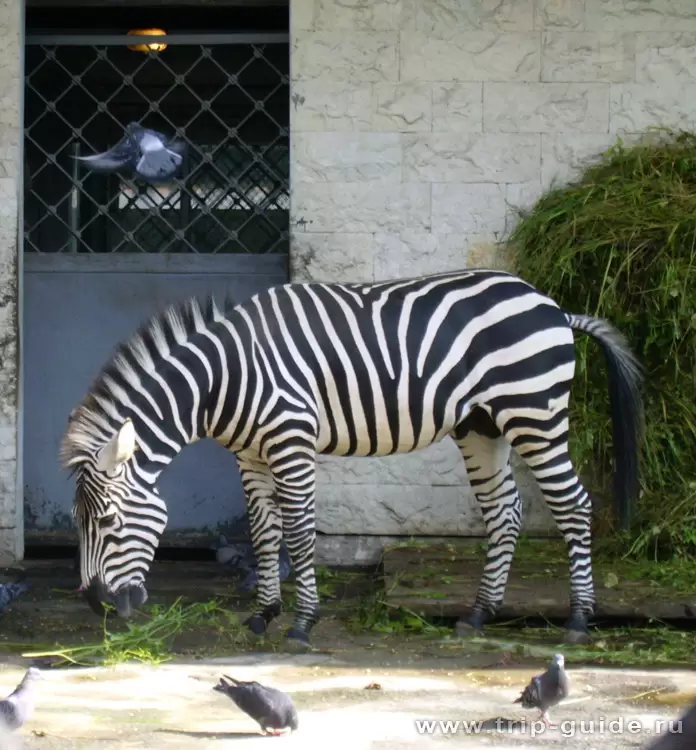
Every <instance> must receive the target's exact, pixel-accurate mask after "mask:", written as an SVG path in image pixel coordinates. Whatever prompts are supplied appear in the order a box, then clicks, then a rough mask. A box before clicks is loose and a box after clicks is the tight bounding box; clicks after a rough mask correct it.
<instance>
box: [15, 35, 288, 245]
mask: <svg viewBox="0 0 696 750" xmlns="http://www.w3.org/2000/svg"><path fill="white" fill-rule="evenodd" d="M165 40H166V44H167V47H166V49H165V50H163V51H160V52H152V51H148V52H146V53H143V52H141V51H137V50H133V49H129V47H128V45H134V44H141V43H142V44H145V43H147V42H148V41H154V40H149V38H147V39H146V38H134V37H132V36H131V37H124V36H118V37H91V38H90V37H85V36H79V37H45V36H44V37H40V36H33V37H31V36H30V37H28V39H27V47H26V63H25V81H26V84H25V165H24V171H25V182H24V184H25V199H24V204H25V226H24V231H25V243H24V247H25V252H28V253H199V254H221V253H226V254H228V253H249V254H265V253H284V254H287V253H288V252H289V203H290V199H289V49H288V44H287V35H286V34H257V35H249V34H246V35H236V36H234V37H232V36H231V35H210V34H207V35H203V36H200V35H199V36H195V35H189V36H183V35H179V36H176V37H173V36H168V37H166V38H165ZM157 41H159V42H161V41H162V39H161V38H160V39H159V40H157ZM129 122H138V123H139V124H141V125H143V126H145V127H148V128H152V129H154V130H158V131H160V132H161V133H163V134H165V135H167V136H168V137H172V136H176V137H178V138H180V139H182V140H184V141H186V143H187V144H188V148H187V153H186V156H185V158H184V163H183V165H182V168H181V169H180V170H179V173H178V176H177V177H176V178H174V179H172V180H171V181H169V182H167V183H166V184H158V185H156V186H153V185H147V184H145V183H144V182H142V181H140V180H137V179H133V176H132V175H129V174H126V173H123V174H99V173H96V172H90V170H89V169H88V167H87V166H86V165H85V164H84V163H81V162H79V161H77V160H76V159H75V158H74V157H75V156H86V155H89V154H94V153H100V152H103V151H106V150H108V149H109V148H111V147H113V146H114V145H115V144H116V143H117V142H118V141H119V140H120V139H121V138H122V137H123V134H124V127H125V126H126V124H127V123H129Z"/></svg>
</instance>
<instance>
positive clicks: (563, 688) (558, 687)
mask: <svg viewBox="0 0 696 750" xmlns="http://www.w3.org/2000/svg"><path fill="white" fill-rule="evenodd" d="M539 684H540V691H539V692H540V698H541V707H542V708H545V707H549V708H550V707H551V706H554V705H556V704H557V703H559V702H560V701H561V700H563V698H565V697H566V696H567V694H568V691H567V688H568V677H567V675H566V674H565V671H563V670H560V669H549V670H547V671H546V672H544V674H543V675H541V677H540V678H539Z"/></svg>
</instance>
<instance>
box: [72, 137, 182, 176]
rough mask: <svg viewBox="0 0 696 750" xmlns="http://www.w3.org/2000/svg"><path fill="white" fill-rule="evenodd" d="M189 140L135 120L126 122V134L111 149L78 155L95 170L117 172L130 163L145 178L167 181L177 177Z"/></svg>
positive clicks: (77, 157)
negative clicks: (149, 127) (181, 139)
mask: <svg viewBox="0 0 696 750" xmlns="http://www.w3.org/2000/svg"><path fill="white" fill-rule="evenodd" d="M185 150H186V144H185V143H184V142H183V141H177V140H175V139H173V138H172V139H169V138H167V137H166V136H165V135H163V134H162V133H159V132H157V131H156V130H149V129H148V128H143V127H142V126H141V125H138V124H137V123H135V122H130V123H128V125H127V126H126V134H125V135H124V136H123V138H122V139H121V140H120V141H119V142H118V143H117V144H116V145H115V146H114V147H113V148H110V149H109V150H108V151H104V152H103V153H101V154H93V155H91V156H76V157H74V158H76V159H78V160H79V161H81V162H84V163H85V164H86V165H87V166H88V167H89V168H90V169H92V170H94V171H96V172H117V171H119V170H122V169H124V168H126V167H129V168H130V169H132V170H133V171H135V173H136V174H137V175H139V176H140V177H142V178H143V179H144V180H145V181H146V182H150V183H157V182H166V181H167V180H169V179H171V178H172V177H174V175H175V174H176V171H177V170H178V169H179V167H180V166H181V164H182V162H183V160H184V152H185Z"/></svg>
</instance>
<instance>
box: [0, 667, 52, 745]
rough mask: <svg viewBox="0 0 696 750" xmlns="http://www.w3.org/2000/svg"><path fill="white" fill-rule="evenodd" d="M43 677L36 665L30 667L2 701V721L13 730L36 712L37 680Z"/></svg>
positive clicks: (22, 724)
mask: <svg viewBox="0 0 696 750" xmlns="http://www.w3.org/2000/svg"><path fill="white" fill-rule="evenodd" d="M40 679H42V675H41V672H39V670H38V669H37V668H36V667H29V669H27V671H26V672H25V674H24V677H23V678H22V681H21V682H20V683H19V685H17V687H16V688H15V689H14V690H13V691H12V692H11V693H10V694H9V695H8V696H7V698H4V699H3V700H1V701H0V723H2V725H3V726H5V727H6V728H7V729H10V730H12V731H14V730H16V729H19V728H20V727H22V726H24V724H26V722H27V721H29V719H31V717H32V714H33V713H34V706H35V704H36V690H35V684H34V683H35V682H36V680H40Z"/></svg>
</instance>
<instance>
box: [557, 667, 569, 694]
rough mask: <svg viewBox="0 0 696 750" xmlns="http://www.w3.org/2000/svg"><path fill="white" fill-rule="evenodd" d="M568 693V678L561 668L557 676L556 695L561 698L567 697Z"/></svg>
mask: <svg viewBox="0 0 696 750" xmlns="http://www.w3.org/2000/svg"><path fill="white" fill-rule="evenodd" d="M569 693H570V680H569V679H568V674H567V673H566V671H565V669H562V670H561V673H560V674H559V676H558V697H559V698H561V699H563V698H567V697H568V694H569Z"/></svg>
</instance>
